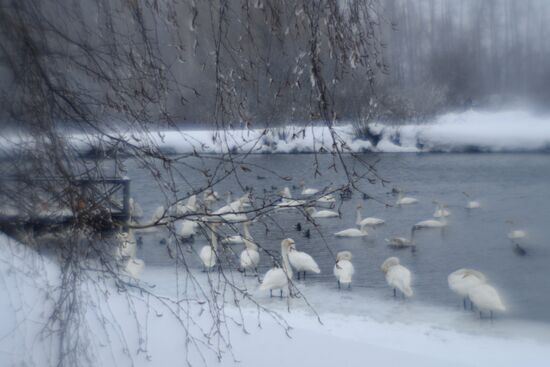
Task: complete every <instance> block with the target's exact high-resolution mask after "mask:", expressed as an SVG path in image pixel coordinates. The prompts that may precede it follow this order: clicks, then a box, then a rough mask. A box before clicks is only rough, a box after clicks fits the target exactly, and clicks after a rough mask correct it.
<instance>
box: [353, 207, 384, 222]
mask: <svg viewBox="0 0 550 367" xmlns="http://www.w3.org/2000/svg"><path fill="white" fill-rule="evenodd" d="M362 208H363V206H362V205H358V206H357V220H356V221H355V224H357V225H358V226H366V227H375V226H379V225H381V224H384V223H385V221H384V219H380V218H374V217H367V218H365V219H363V218H362V216H361V209H362Z"/></svg>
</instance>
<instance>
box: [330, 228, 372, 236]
mask: <svg viewBox="0 0 550 367" xmlns="http://www.w3.org/2000/svg"><path fill="white" fill-rule="evenodd" d="M334 235H335V236H336V237H366V236H368V235H369V233H368V232H367V230H366V229H365V226H361V229H357V228H348V229H344V230H343V231H340V232H336V233H335V234H334Z"/></svg>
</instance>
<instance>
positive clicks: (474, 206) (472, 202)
mask: <svg viewBox="0 0 550 367" xmlns="http://www.w3.org/2000/svg"><path fill="white" fill-rule="evenodd" d="M463 194H464V196H466V197H467V198H468V199H471V197H470V194H468V193H467V192H463ZM479 208H481V203H480V202H479V201H477V200H468V202H467V203H466V209H479Z"/></svg>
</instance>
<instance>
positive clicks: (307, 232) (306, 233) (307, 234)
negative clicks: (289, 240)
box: [304, 228, 311, 238]
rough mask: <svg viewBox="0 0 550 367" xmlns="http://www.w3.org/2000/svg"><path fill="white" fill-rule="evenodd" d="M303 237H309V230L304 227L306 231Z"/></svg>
mask: <svg viewBox="0 0 550 367" xmlns="http://www.w3.org/2000/svg"><path fill="white" fill-rule="evenodd" d="M304 237H305V238H310V237H311V233H310V231H309V228H308V229H306V231H305V232H304Z"/></svg>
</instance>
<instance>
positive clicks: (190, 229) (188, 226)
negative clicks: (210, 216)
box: [180, 220, 199, 240]
mask: <svg viewBox="0 0 550 367" xmlns="http://www.w3.org/2000/svg"><path fill="white" fill-rule="evenodd" d="M198 226H199V224H198V223H197V222H194V221H192V220H184V221H182V223H181V228H180V237H181V238H183V239H185V240H188V239H192V238H193V237H195V235H196V234H197V227H198Z"/></svg>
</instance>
